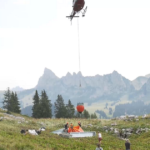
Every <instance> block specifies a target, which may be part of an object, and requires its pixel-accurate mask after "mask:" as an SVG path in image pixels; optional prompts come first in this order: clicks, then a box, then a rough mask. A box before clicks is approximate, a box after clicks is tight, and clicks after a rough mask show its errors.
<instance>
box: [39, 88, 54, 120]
mask: <svg viewBox="0 0 150 150" xmlns="http://www.w3.org/2000/svg"><path fill="white" fill-rule="evenodd" d="M40 117H41V118H51V117H52V104H51V100H49V99H48V96H47V94H46V92H45V90H43V91H42V92H41V99H40Z"/></svg>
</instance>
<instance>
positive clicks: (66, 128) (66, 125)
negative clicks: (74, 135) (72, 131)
mask: <svg viewBox="0 0 150 150" xmlns="http://www.w3.org/2000/svg"><path fill="white" fill-rule="evenodd" d="M65 132H68V122H67V123H66V124H65Z"/></svg>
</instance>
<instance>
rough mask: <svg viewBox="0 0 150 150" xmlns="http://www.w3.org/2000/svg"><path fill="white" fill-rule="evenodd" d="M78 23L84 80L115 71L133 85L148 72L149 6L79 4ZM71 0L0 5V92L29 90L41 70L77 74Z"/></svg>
mask: <svg viewBox="0 0 150 150" xmlns="http://www.w3.org/2000/svg"><path fill="white" fill-rule="evenodd" d="M85 2H86V5H87V6H88V10H87V14H86V16H85V18H82V17H80V18H79V24H80V49H81V71H82V74H83V75H84V76H94V75H96V74H100V75H103V74H108V73H111V72H112V71H113V70H116V71H118V72H119V73H120V74H122V75H123V76H125V77H126V78H128V79H130V80H133V79H135V78H136V77H138V76H141V75H146V74H149V73H150V69H149V64H150V59H149V56H150V19H149V18H150V1H149V0H113V1H112V0H92V1H91V0H85ZM71 6H72V0H43V1H41V0H1V1H0V56H1V57H0V90H5V89H6V88H7V87H10V88H12V87H15V86H21V87H23V88H26V89H28V88H32V87H34V86H35V85H36V84H37V82H38V79H39V77H40V76H41V75H42V74H43V71H44V68H45V67H47V68H49V69H51V70H52V71H53V72H54V73H55V74H56V75H57V76H58V77H62V76H64V75H66V74H67V72H70V73H73V72H76V73H77V72H78V71H79V67H78V39H77V19H74V20H73V22H72V25H71V24H70V21H69V20H68V19H67V18H66V17H65V16H66V15H69V14H70V13H71V11H72V7H71Z"/></svg>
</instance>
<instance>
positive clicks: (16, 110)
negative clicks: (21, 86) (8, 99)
mask: <svg viewBox="0 0 150 150" xmlns="http://www.w3.org/2000/svg"><path fill="white" fill-rule="evenodd" d="M13 109H14V111H13V112H15V113H19V114H20V112H21V110H20V104H19V100H18V96H17V93H16V92H15V94H14V108H13Z"/></svg>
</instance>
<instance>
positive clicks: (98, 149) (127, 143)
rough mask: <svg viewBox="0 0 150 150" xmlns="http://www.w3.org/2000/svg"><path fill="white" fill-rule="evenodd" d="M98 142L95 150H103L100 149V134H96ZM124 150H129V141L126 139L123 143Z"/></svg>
mask: <svg viewBox="0 0 150 150" xmlns="http://www.w3.org/2000/svg"><path fill="white" fill-rule="evenodd" d="M98 141H99V143H98V144H97V147H96V149H95V150H103V148H102V147H101V141H102V134H101V133H100V132H98ZM125 148H126V150H130V141H129V140H128V139H127V140H126V142H125Z"/></svg>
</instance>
